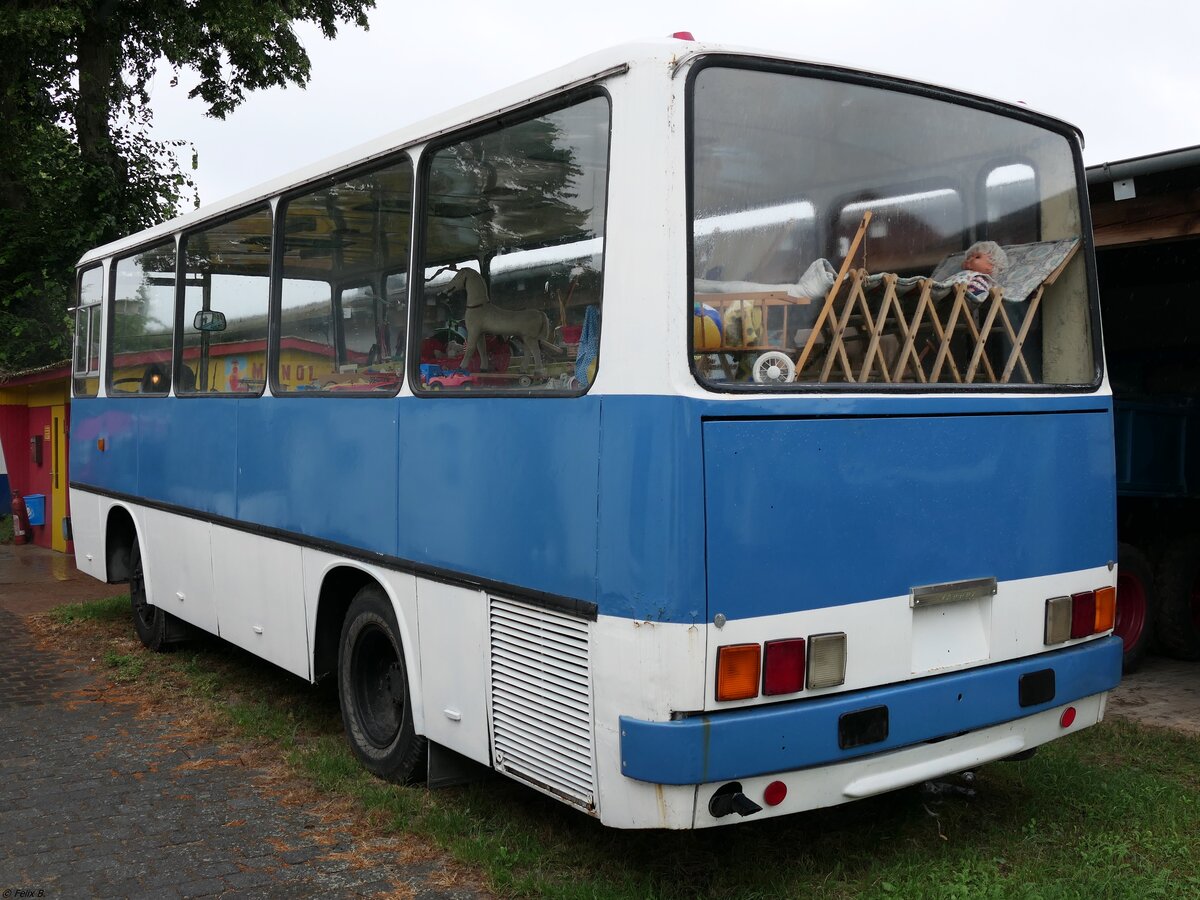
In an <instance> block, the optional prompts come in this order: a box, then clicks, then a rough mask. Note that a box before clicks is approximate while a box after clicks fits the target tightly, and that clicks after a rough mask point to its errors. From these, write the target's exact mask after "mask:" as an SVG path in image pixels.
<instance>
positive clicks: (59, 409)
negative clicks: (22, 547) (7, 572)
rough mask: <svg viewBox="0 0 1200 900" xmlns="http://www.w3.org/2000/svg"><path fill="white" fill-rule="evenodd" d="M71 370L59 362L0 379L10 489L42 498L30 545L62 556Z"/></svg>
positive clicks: (1, 442) (66, 548)
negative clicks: (32, 543)
mask: <svg viewBox="0 0 1200 900" xmlns="http://www.w3.org/2000/svg"><path fill="white" fill-rule="evenodd" d="M70 403H71V366H70V364H69V363H60V364H58V365H55V366H49V367H46V368H43V369H33V370H30V371H27V372H19V373H17V374H16V375H11V376H9V377H8V378H6V379H3V380H0V446H2V447H3V449H4V459H5V462H6V463H7V465H8V479H9V483H10V486H11V488H12V490H13V491H19V492H20V493H21V495H22V496H25V497H28V496H29V495H33V496H34V498H35V505H36V498H37V497H39V496H40V497H42V498H44V500H43V501H42V502H43V504H44V514H43V516H42V518H41V521H42V523H43V524H41V525H33V527H32V530H33V542H34V543H35V544H38V545H40V546H42V547H49V548H51V549H54V550H60V551H62V552H66V553H69V552H73V550H74V548H73V547H72V546H71V543H70V542H69V541H67V539H66V536H65V534H64V528H63V520H64V519H65V518H66V517H67V516H68V515H70V510H69V509H68V492H67V478H68V475H67V471H68V470H67V436H68V434H69V433H70V428H71V406H70Z"/></svg>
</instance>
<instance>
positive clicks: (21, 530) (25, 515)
mask: <svg viewBox="0 0 1200 900" xmlns="http://www.w3.org/2000/svg"><path fill="white" fill-rule="evenodd" d="M12 517H13V543H14V544H28V543H29V510H27V509H26V508H25V501H24V499H22V497H21V494H20V493H19V492H18V491H13V492H12Z"/></svg>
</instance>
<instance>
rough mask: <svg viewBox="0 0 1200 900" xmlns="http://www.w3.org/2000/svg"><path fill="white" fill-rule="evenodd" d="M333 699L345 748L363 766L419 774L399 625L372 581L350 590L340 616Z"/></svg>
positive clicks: (421, 752) (421, 751)
mask: <svg viewBox="0 0 1200 900" xmlns="http://www.w3.org/2000/svg"><path fill="white" fill-rule="evenodd" d="M338 701H339V702H340V704H341V707H342V724H343V725H344V726H345V728H346V739H347V740H348V741H349V742H350V749H351V750H353V751H354V755H355V756H357V757H358V759H359V761H360V762H361V763H362V764H363V766H365V767H366V769H367V771H369V772H371V773H373V774H375V775H378V776H379V777H380V778H384V779H387V780H388V781H398V782H406V781H413V780H419V778H420V777H423V775H424V771H423V768H422V766H421V764H422V763H423V762H424V760H425V752H426V742H425V738H424V737H422V736H421V735H418V734H417V733H416V730H415V728H414V725H413V716H412V703H411V701H410V696H409V687H408V673H407V670H406V668H405V664H404V649H403V648H402V647H401V646H400V630H399V628H397V627H396V616H395V613H394V612H393V611H392V604H391V602H390V601H389V600H388V598H387V595H385V594H384V593H383V591H382V590H381V589H380V588H379V587H378V586H376V585H373V584H370V585H367V586H366V587H364V588H362V589H361V590H360V591H359V592H358V593H357V594H355V596H354V600H353V601H351V603H350V609H349V611H348V612H347V613H346V618H345V620H344V621H343V622H342V636H341V640H340V641H339V642H338Z"/></svg>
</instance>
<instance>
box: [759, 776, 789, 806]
mask: <svg viewBox="0 0 1200 900" xmlns="http://www.w3.org/2000/svg"><path fill="white" fill-rule="evenodd" d="M786 796H787V785H786V784H784V783H783V782H782V781H772V782H771V783H770V784H768V785H767V789H766V790H765V791H763V803H765V804H767V806H778V805H779V804H780V803H782V802H783V798H784V797H786Z"/></svg>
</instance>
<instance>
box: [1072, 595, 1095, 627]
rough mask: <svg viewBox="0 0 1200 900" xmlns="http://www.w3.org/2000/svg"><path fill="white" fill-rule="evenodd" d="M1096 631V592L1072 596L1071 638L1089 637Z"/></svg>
mask: <svg viewBox="0 0 1200 900" xmlns="http://www.w3.org/2000/svg"><path fill="white" fill-rule="evenodd" d="M1095 630H1096V592H1095V591H1084V592H1083V593H1081V594H1072V595H1071V637H1073V638H1081V637H1087V636H1088V635H1089V634H1095Z"/></svg>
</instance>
